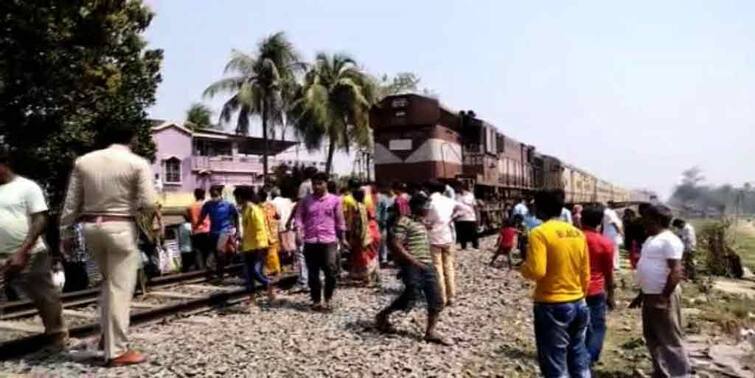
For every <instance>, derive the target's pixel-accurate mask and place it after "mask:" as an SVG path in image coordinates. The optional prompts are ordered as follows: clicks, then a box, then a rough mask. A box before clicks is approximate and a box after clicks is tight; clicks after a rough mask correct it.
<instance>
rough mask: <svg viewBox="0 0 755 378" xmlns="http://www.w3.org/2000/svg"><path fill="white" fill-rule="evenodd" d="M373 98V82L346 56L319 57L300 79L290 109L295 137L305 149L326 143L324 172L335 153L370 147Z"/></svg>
mask: <svg viewBox="0 0 755 378" xmlns="http://www.w3.org/2000/svg"><path fill="white" fill-rule="evenodd" d="M376 98H377V86H376V85H375V82H374V80H373V79H372V78H371V77H370V76H369V75H368V74H366V73H365V72H364V71H363V70H361V69H360V68H359V66H358V65H357V64H356V62H355V61H354V59H352V58H351V57H349V56H347V55H342V54H335V55H328V54H325V53H319V54H318V55H317V57H316V58H315V62H314V64H313V65H312V67H311V68H310V69H309V71H308V72H307V73H306V74H305V76H304V83H303V84H302V86H301V88H299V93H298V95H297V100H296V101H295V103H294V105H293V107H292V112H291V113H292V117H294V119H295V124H296V129H297V133H298V135H299V137H300V138H301V139H302V140H303V141H304V144H305V146H306V147H307V148H309V149H317V148H320V147H321V146H322V142H323V140H324V139H325V138H327V139H328V142H329V143H328V155H327V159H328V160H327V163H326V168H325V170H326V172H327V173H330V172H331V170H332V167H333V154H334V152H335V151H336V149H343V150H345V151H347V152H348V151H349V149H350V146H351V145H352V144H353V145H356V146H370V144H371V137H370V136H371V133H370V127H369V112H370V107H371V106H372V105H373V104H374V103H375V100H376Z"/></svg>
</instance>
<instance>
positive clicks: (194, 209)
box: [189, 201, 210, 234]
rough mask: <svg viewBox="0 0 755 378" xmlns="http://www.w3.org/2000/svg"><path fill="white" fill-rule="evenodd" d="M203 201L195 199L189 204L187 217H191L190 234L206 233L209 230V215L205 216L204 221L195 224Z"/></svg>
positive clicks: (200, 212)
mask: <svg viewBox="0 0 755 378" xmlns="http://www.w3.org/2000/svg"><path fill="white" fill-rule="evenodd" d="M203 205H204V201H197V202H194V203H193V204H191V206H189V217H190V218H191V219H190V220H191V233H192V234H206V233H208V232H210V217H206V218H205V219H204V222H202V223H200V224H197V220H198V219H199V215H200V214H202V206H203Z"/></svg>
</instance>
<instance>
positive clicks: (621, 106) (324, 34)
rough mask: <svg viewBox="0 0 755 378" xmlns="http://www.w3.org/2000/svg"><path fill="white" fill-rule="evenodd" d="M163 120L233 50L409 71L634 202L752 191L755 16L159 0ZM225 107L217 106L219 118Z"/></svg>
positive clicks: (191, 97)
mask: <svg viewBox="0 0 755 378" xmlns="http://www.w3.org/2000/svg"><path fill="white" fill-rule="evenodd" d="M147 3H148V4H150V6H151V7H152V8H153V9H154V11H155V12H156V17H155V19H154V21H153V23H152V26H151V27H150V28H149V30H148V32H147V38H148V40H149V42H150V46H151V47H157V48H162V49H164V50H165V61H164V64H163V79H164V81H163V83H162V84H161V86H160V87H159V89H158V93H157V104H156V105H155V106H153V107H152V109H151V110H150V114H151V116H152V117H155V118H168V119H177V120H182V119H183V118H184V114H185V111H186V109H187V108H188V106H189V105H190V104H191V103H192V102H195V101H199V100H202V98H201V94H202V91H203V90H204V88H206V87H207V85H208V84H210V83H211V82H212V81H214V80H217V79H218V78H220V77H221V75H222V71H223V66H224V65H225V62H226V60H227V59H228V57H229V53H230V51H231V49H232V48H236V49H241V50H245V51H250V50H252V49H253V48H254V47H255V45H256V43H257V41H258V40H259V39H260V38H262V37H264V36H266V35H268V34H271V33H273V32H276V31H280V30H283V31H285V32H286V33H287V34H288V36H289V37H290V39H291V40H292V41H293V43H294V44H295V45H296V46H297V48H298V49H299V51H300V52H301V53H302V55H303V56H304V57H305V58H306V59H311V58H312V57H313V56H314V54H315V53H316V52H318V51H327V52H347V53H349V54H351V55H352V56H354V57H355V58H356V59H357V60H358V61H359V62H360V63H361V64H362V65H363V66H364V67H365V68H366V69H367V70H369V71H370V72H372V73H374V74H382V73H388V74H392V73H396V72H401V71H411V72H414V73H416V74H417V75H418V76H420V77H421V79H422V82H421V86H422V87H426V88H429V89H431V90H432V91H433V92H435V93H436V94H437V95H438V96H439V98H440V100H441V101H442V102H443V103H445V104H446V105H448V106H449V107H451V108H453V109H458V110H461V109H473V110H474V111H475V112H476V113H477V115H478V116H479V117H481V118H483V119H485V120H487V121H489V122H490V123H492V124H495V125H496V126H497V127H498V128H499V129H500V130H501V131H502V132H504V133H505V134H507V135H510V136H512V137H515V138H517V139H519V140H521V141H525V142H527V143H530V144H534V145H536V146H537V148H538V149H539V150H540V151H543V152H545V153H549V154H553V155H556V156H559V157H561V158H563V159H564V160H566V161H569V162H571V163H572V164H574V165H577V166H579V167H582V168H584V169H586V170H588V171H590V172H593V173H594V174H596V175H598V176H600V177H602V178H605V179H607V180H609V181H612V182H614V183H617V184H620V185H624V186H626V187H648V188H652V189H655V190H657V191H658V192H659V193H660V194H662V195H663V196H665V195H667V194H669V193H670V191H671V188H672V187H673V185H674V184H675V183H676V182H677V181H678V180H679V177H680V173H681V171H682V170H684V169H686V168H689V167H691V166H695V165H697V166H699V167H700V168H702V170H703V172H704V174H705V175H706V177H707V178H708V181H709V182H711V183H723V182H731V183H733V184H735V185H741V184H742V183H743V182H745V181H755V140H754V139H753V130H755V127H753V126H754V125H755V106H753V103H755V2H747V1H662V2H658V1H632V2H618V1H568V2H567V1H528V2H522V1H493V0H491V1H450V0H437V1H406V0H404V1H393V0H383V1H353V0H352V1H342V0H328V1H324V0H323V1H284V0H278V1H266V0H254V1H249V0H216V1H209V0H148V1H147ZM221 101H222V99H215V100H206V101H205V102H207V103H208V104H209V105H211V106H212V107H214V108H215V109H217V108H218V105H219V104H220V103H221Z"/></svg>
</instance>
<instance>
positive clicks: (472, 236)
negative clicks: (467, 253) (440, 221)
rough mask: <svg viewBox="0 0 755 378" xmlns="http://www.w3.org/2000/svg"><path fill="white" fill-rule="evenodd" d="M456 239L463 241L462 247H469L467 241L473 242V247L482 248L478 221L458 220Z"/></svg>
mask: <svg viewBox="0 0 755 378" xmlns="http://www.w3.org/2000/svg"><path fill="white" fill-rule="evenodd" d="M456 240H457V241H458V242H459V243H461V249H467V243H472V248H474V249H479V248H480V240H479V239H478V237H477V222H475V221H471V222H470V221H460V222H456Z"/></svg>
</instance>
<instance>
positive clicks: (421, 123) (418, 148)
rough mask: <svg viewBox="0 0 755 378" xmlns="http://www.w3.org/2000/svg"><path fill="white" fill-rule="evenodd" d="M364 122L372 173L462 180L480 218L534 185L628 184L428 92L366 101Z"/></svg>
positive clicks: (387, 178)
mask: <svg viewBox="0 0 755 378" xmlns="http://www.w3.org/2000/svg"><path fill="white" fill-rule="evenodd" d="M370 127H371V128H372V130H373V137H374V142H375V143H374V148H375V152H374V163H375V179H376V180H377V181H380V182H394V181H400V182H407V183H422V182H426V181H428V180H431V179H436V180H440V181H444V182H453V181H457V182H466V183H468V184H469V185H470V187H473V188H474V192H475V196H476V197H477V198H478V199H480V200H481V202H482V204H481V207H480V213H481V218H482V219H481V221H482V223H483V224H487V225H488V226H491V227H495V226H496V225H497V224H499V223H500V220H501V219H502V217H503V216H504V215H503V214H504V210H505V207H506V205H510V204H513V203H514V202H515V201H517V200H519V199H521V198H528V197H530V196H531V195H532V193H533V192H534V191H536V190H540V189H557V188H559V189H563V190H564V192H565V193H566V201H567V202H568V203H570V204H588V203H606V202H608V201H614V202H625V201H629V197H630V192H629V191H627V190H625V189H623V188H621V187H619V186H616V185H612V184H611V183H609V182H607V181H605V180H602V179H600V178H598V177H596V176H594V175H592V174H590V173H588V172H586V171H585V170H582V169H579V168H577V167H575V166H573V165H570V164H568V163H566V162H564V161H562V160H560V159H559V158H557V157H554V156H549V155H546V154H541V153H538V152H537V150H536V148H535V146H533V145H530V144H526V143H523V142H520V141H518V140H516V139H514V138H511V137H509V136H507V135H505V134H503V133H501V132H500V131H499V130H498V129H497V128H496V127H495V126H493V125H491V124H489V123H487V122H485V121H484V120H482V119H480V118H478V117H477V115H476V114H475V113H474V112H472V111H460V112H455V111H452V110H450V109H449V108H448V107H446V106H444V105H443V104H441V103H440V102H439V101H438V100H437V99H435V98H430V97H426V96H421V95H416V94H404V95H396V96H388V97H386V98H384V99H383V100H382V101H381V102H380V103H378V104H377V105H375V106H374V107H373V108H372V109H371V112H370Z"/></svg>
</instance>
